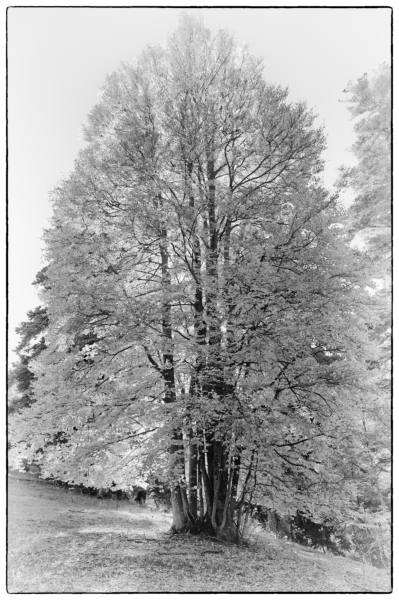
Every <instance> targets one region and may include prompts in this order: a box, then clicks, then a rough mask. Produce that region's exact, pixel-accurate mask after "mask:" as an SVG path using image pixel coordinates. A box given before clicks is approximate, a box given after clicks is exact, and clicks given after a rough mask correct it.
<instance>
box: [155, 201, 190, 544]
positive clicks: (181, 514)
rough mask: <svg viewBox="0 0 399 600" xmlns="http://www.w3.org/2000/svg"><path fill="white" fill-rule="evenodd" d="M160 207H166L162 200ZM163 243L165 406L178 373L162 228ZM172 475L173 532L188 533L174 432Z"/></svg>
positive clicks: (178, 446) (177, 437)
mask: <svg viewBox="0 0 399 600" xmlns="http://www.w3.org/2000/svg"><path fill="white" fill-rule="evenodd" d="M159 202H160V204H161V203H162V199H161V197H159ZM160 233H161V243H160V245H159V247H160V252H161V273H162V290H163V303H162V334H163V338H164V340H163V341H164V344H163V345H164V351H163V356H162V363H163V364H162V376H163V380H164V385H165V393H164V402H165V403H166V404H169V403H172V402H175V401H176V389H175V371H174V357H173V339H172V315H171V307H170V296H169V290H170V285H171V277H170V272H169V266H168V253H167V230H166V228H165V227H163V226H161V231H160ZM169 456H170V465H169V468H170V472H171V475H172V480H173V481H174V482H175V483H174V484H173V485H172V489H171V501H172V513H173V523H172V531H175V532H179V531H185V530H186V529H187V528H188V527H189V523H190V520H189V517H188V515H187V511H186V510H185V506H184V494H185V493H186V492H185V490H183V491H182V490H181V485H180V484H179V483H176V480H179V479H182V478H184V450H183V436H182V434H181V432H180V431H179V429H176V430H175V431H174V432H173V440H172V443H171V445H170V447H169Z"/></svg>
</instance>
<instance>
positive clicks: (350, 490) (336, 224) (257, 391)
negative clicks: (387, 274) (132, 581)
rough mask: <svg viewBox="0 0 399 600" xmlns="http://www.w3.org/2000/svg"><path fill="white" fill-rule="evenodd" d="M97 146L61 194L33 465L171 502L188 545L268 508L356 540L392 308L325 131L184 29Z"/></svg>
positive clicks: (233, 535)
mask: <svg viewBox="0 0 399 600" xmlns="http://www.w3.org/2000/svg"><path fill="white" fill-rule="evenodd" d="M85 139H86V141H87V144H86V147H85V148H84V150H82V151H81V152H80V154H79V157H78V159H77V161H76V164H75V169H74V171H73V173H72V174H71V175H70V177H68V178H67V179H65V180H64V181H63V182H62V183H61V184H60V185H59V187H58V188H57V189H56V190H55V191H54V193H53V195H52V200H53V206H54V216H53V226H52V228H51V229H49V230H48V231H47V232H46V233H45V239H46V243H47V260H48V264H49V266H48V269H47V272H46V277H47V284H46V289H45V290H44V292H43V300H44V301H45V303H46V305H47V310H48V315H49V329H48V334H47V336H46V343H47V344H48V348H46V349H45V350H44V351H43V352H41V353H40V356H38V358H37V360H36V361H35V366H34V372H35V378H36V380H35V383H34V387H35V397H36V402H35V404H34V405H32V406H31V407H30V408H29V409H27V410H25V411H24V414H23V416H20V417H16V418H15V419H14V420H13V422H12V428H13V431H14V432H15V434H14V435H15V439H18V440H20V442H19V444H17V445H16V447H15V449H14V456H15V457H16V458H15V460H18V457H19V458H20V459H22V458H35V459H36V460H40V461H41V463H42V468H43V474H44V475H47V476H52V477H56V478H59V479H63V480H65V481H74V482H76V483H82V484H84V485H87V486H96V487H100V486H111V485H112V486H113V488H114V489H118V488H122V487H126V486H128V485H131V484H133V483H134V482H137V480H139V479H146V480H150V479H151V478H152V479H155V478H158V479H159V480H162V481H165V482H167V483H168V485H169V486H170V487H171V489H172V507H173V515H174V525H173V527H174V529H175V530H177V531H180V530H188V529H189V530H198V529H199V528H203V527H207V528H210V529H211V530H212V531H213V532H214V534H216V535H217V536H219V537H222V538H226V539H237V538H238V537H239V536H240V535H241V534H242V531H243V529H244V528H245V523H246V518H247V515H248V512H247V513H246V516H244V514H245V506H246V504H245V502H250V503H251V502H254V501H255V500H256V501H257V502H262V503H263V504H264V505H265V506H268V507H270V508H272V509H273V510H274V511H277V512H279V513H281V514H287V513H288V514H297V512H298V511H301V514H303V515H312V516H313V518H314V519H315V520H323V519H325V518H326V517H327V516H328V517H329V518H333V517H334V516H336V515H340V517H341V518H342V516H344V517H345V518H347V519H356V515H357V512H358V511H359V504H358V502H357V497H358V494H359V489H362V488H363V487H364V486H367V485H370V478H369V472H370V469H371V468H372V467H373V464H374V462H373V461H374V454H373V448H372V447H370V445H369V433H368V432H367V431H366V430H365V428H364V426H363V424H364V415H365V414H369V413H370V411H372V410H373V409H374V399H375V395H373V382H372V381H371V380H370V377H369V365H370V361H377V360H378V356H377V354H378V349H377V350H376V349H375V345H373V344H372V343H371V341H370V335H369V331H370V328H369V323H370V322H372V320H373V314H374V313H373V310H374V308H373V304H374V300H373V298H372V297H370V295H369V294H368V293H367V291H366V290H365V286H366V283H367V280H366V276H367V273H366V271H365V260H364V257H363V255H362V254H361V253H360V252H359V251H358V250H355V249H351V248H350V246H349V239H348V237H347V236H346V234H345V230H343V229H342V228H341V226H340V222H341V220H342V219H343V211H342V209H341V208H340V206H339V203H338V200H337V198H336V196H334V195H331V194H330V193H329V192H328V191H327V190H325V189H324V188H323V186H322V183H321V181H320V178H319V175H320V173H321V171H322V168H323V164H322V161H321V158H320V156H321V153H322V151H323V149H324V148H325V139H324V135H323V132H322V130H320V129H317V128H315V127H314V115H313V114H312V113H311V112H310V111H309V110H308V109H307V108H306V106H305V104H304V103H296V104H290V103H289V102H288V101H287V90H284V89H282V88H280V87H278V86H274V85H270V84H268V83H266V82H265V81H264V79H263V67H262V64H261V62H260V61H258V60H256V59H254V58H253V57H252V56H251V55H250V54H249V52H248V50H247V49H246V48H245V47H241V46H239V45H238V44H237V43H236V42H235V41H234V39H233V38H231V37H230V36H229V35H228V34H227V33H226V32H219V33H218V34H217V35H216V36H215V37H214V38H212V37H211V35H210V33H209V31H208V30H206V29H205V28H204V27H203V26H202V24H201V23H200V22H199V21H197V20H193V19H191V18H183V21H182V23H181V26H180V28H179V30H178V31H177V32H176V34H174V35H173V36H172V37H171V38H170V39H169V41H168V43H167V44H166V45H165V46H164V47H162V48H160V47H159V48H158V47H157V48H148V49H147V50H145V51H144V52H143V54H142V56H141V57H140V58H139V59H138V60H137V61H136V62H134V63H132V64H123V65H121V67H120V68H119V70H118V71H117V72H116V73H114V74H112V75H111V76H110V77H108V79H107V81H106V83H105V85H104V87H103V90H102V96H101V99H100V101H99V103H98V104H97V105H96V106H95V107H94V109H93V110H92V112H91V113H90V114H89V116H88V118H87V122H86V124H85ZM21 438H22V439H21ZM55 440H57V442H56V441H55ZM60 441H62V443H59V442H60Z"/></svg>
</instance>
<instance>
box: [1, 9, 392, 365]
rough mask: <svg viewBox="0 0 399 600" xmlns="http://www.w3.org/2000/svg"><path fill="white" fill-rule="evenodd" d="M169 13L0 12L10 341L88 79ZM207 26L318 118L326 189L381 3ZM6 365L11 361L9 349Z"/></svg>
mask: <svg viewBox="0 0 399 600" xmlns="http://www.w3.org/2000/svg"><path fill="white" fill-rule="evenodd" d="M179 12H180V10H179V9H172V8H169V9H159V8H154V9H151V8H145V9H141V8H130V9H129V8H121V9H118V8H115V7H114V8H104V9H101V8H91V9H90V8H63V7H60V8H33V7H31V8H11V9H9V10H8V152H9V180H8V185H9V187H8V208H9V307H10V309H9V341H10V348H15V346H16V344H17V343H18V336H17V335H16V334H15V332H14V330H15V327H16V326H17V325H18V324H19V323H20V322H21V321H23V320H25V318H26V313H27V311H28V310H30V309H33V308H35V307H36V306H37V305H38V304H39V301H38V299H37V297H36V295H35V290H34V288H33V286H32V285H31V283H32V281H33V280H34V278H35V275H36V273H37V271H38V270H39V269H40V268H42V267H43V266H44V262H43V261H42V256H41V255H42V242H41V240H40V238H41V234H42V230H43V228H45V227H46V226H47V225H48V224H47V218H48V217H49V216H50V214H51V207H50V204H49V201H48V192H49V191H50V190H51V189H52V188H53V187H54V186H55V185H56V183H57V181H59V179H60V178H62V177H63V176H65V175H67V174H68V173H69V172H70V171H71V170H72V169H73V163H74V159H75V158H76V155H77V152H78V149H79V148H81V147H82V145H83V142H82V140H81V126H82V124H83V121H84V119H85V116H86V115H87V113H88V112H89V110H90V109H91V107H92V106H93V105H94V104H95V103H96V100H97V94H98V89H99V86H100V85H101V84H102V83H103V81H104V79H105V77H106V75H107V74H108V73H111V72H112V71H114V70H115V69H116V67H117V66H118V64H119V63H120V62H121V61H125V60H129V59H131V58H132V57H134V56H137V55H138V54H139V53H140V51H141V50H142V49H143V48H144V47H145V46H146V45H147V44H152V43H157V42H159V41H161V40H162V39H165V37H166V36H167V35H168V33H170V32H172V31H173V30H174V29H176V27H177V22H178V15H179ZM188 12H201V14H202V16H203V18H204V21H205V25H207V26H208V27H209V28H210V29H211V30H212V31H216V30H217V29H220V28H225V29H228V30H229V31H230V32H232V33H234V34H235V36H236V37H237V38H238V39H239V40H241V41H244V42H247V43H248V44H249V46H250V49H251V51H252V53H253V54H254V55H256V56H262V57H264V60H265V63H266V69H265V78H266V79H267V80H268V81H271V82H275V83H278V84H281V85H283V86H288V87H289V89H290V96H289V97H290V99H291V100H293V101H295V100H298V99H299V100H306V102H307V103H308V106H309V107H311V108H314V109H315V111H316V112H317V113H318V114H319V123H320V124H324V125H325V131H326V134H327V143H328V150H327V151H326V153H325V156H324V158H325V160H326V175H325V181H326V185H327V186H328V187H332V186H333V184H334V181H335V180H336V176H337V168H338V167H339V165H341V164H354V159H353V157H352V156H351V154H350V153H349V152H348V151H347V150H348V148H349V147H350V145H351V144H352V143H353V141H354V136H353V132H352V127H353V123H351V121H350V115H349V112H348V111H347V109H346V107H345V104H342V103H340V102H339V100H342V99H343V98H344V94H343V90H344V88H345V87H346V86H347V84H348V82H349V81H350V80H353V81H356V79H358V78H359V77H361V76H362V75H363V74H364V73H366V72H367V73H372V71H373V70H374V69H375V68H377V67H378V65H379V64H381V63H382V62H384V61H385V62H388V63H390V45H391V37H390V19H391V11H390V9H384V8H367V9H365V8H352V9H349V8H347V9H332V8H330V9H326V8H323V9H316V8H314V9H305V8H303V9H300V8H299V9H272V8H270V9H253V10H249V9H239V8H228V9H189V11H188ZM10 358H11V361H13V360H14V359H15V357H14V355H13V354H11V356H10Z"/></svg>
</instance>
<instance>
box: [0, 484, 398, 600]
mask: <svg viewBox="0 0 399 600" xmlns="http://www.w3.org/2000/svg"><path fill="white" fill-rule="evenodd" d="M8 510H9V513H8V591H9V592H11V593H15V592H25V593H35V592H64V593H66V592H92V593H93V592H229V591H231V592H238V591H240V592H306V591H308V592H389V591H390V576H389V574H388V573H386V572H384V571H381V570H378V569H375V568H372V567H366V569H363V568H362V565H361V564H360V563H357V562H354V561H351V560H348V559H344V558H339V557H335V556H332V555H325V554H322V553H319V552H315V551H311V550H307V549H305V548H302V547H300V546H297V545H295V544H287V543H285V542H283V541H280V540H276V539H275V538H273V537H272V536H268V535H266V534H258V536H257V540H256V543H254V544H253V545H252V546H251V547H250V548H236V547H234V546H229V545H226V544H221V543H219V542H217V541H216V540H209V539H200V538H198V537H190V536H185V535H182V536H169V535H168V533H167V532H168V530H169V528H170V524H171V517H170V515H168V514H165V513H163V512H158V511H156V510H151V509H150V508H143V507H140V506H134V505H131V504H129V503H128V502H125V501H121V502H118V501H115V500H97V499H96V498H91V497H88V496H81V495H78V494H76V493H74V492H69V491H68V490H65V489H63V488H58V487H55V486H52V485H49V484H46V483H44V482H41V481H35V480H20V479H16V478H11V477H10V478H9V487H8Z"/></svg>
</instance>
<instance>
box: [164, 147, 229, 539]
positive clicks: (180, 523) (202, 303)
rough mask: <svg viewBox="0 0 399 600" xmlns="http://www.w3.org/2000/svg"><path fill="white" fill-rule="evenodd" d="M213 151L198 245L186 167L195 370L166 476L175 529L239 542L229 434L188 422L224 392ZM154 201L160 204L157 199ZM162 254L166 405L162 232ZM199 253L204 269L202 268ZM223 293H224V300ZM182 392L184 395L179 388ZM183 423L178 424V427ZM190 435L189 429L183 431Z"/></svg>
mask: <svg viewBox="0 0 399 600" xmlns="http://www.w3.org/2000/svg"><path fill="white" fill-rule="evenodd" d="M215 171H216V170H215V163H214V159H213V155H212V152H210V153H209V154H208V156H207V162H206V182H205V190H204V192H205V193H204V195H205V203H204V204H205V206H206V215H205V216H204V215H203V218H204V224H205V226H204V230H205V232H207V239H205V240H202V245H201V238H200V235H199V234H198V231H197V227H198V224H197V218H198V217H197V216H196V213H195V210H196V209H197V211H198V207H196V206H195V196H194V192H193V189H194V184H193V173H194V165H193V163H191V162H188V163H187V179H186V181H185V186H186V189H187V190H188V204H189V208H190V213H189V214H190V218H191V222H190V227H189V230H190V236H189V241H188V243H189V244H190V247H189V250H187V251H188V252H189V260H191V264H192V269H191V274H192V277H193V282H194V298H193V309H194V339H195V344H196V347H197V357H196V362H195V364H194V365H193V368H192V376H191V383H190V389H189V394H188V402H187V405H186V413H185V416H184V418H185V423H186V425H187V423H188V424H189V425H188V435H187V438H188V439H183V435H182V427H181V428H177V429H176V430H175V431H174V432H173V434H172V443H171V445H170V448H169V456H170V470H171V475H172V478H173V481H174V484H173V489H172V509H173V525H172V529H173V530H174V531H176V532H178V531H198V530H201V529H206V530H208V531H211V532H212V533H213V535H215V536H217V537H219V538H222V539H226V540H230V541H237V539H238V535H239V534H238V529H239V528H238V527H237V523H236V522H235V521H234V517H235V508H236V499H237V489H238V480H239V469H240V455H239V451H238V449H237V448H235V447H234V444H233V439H232V435H231V432H230V434H229V435H225V436H223V435H222V436H220V435H219V436H217V439H216V436H215V431H216V429H217V426H218V422H217V421H215V422H213V423H207V425H206V431H205V430H204V427H205V426H204V425H202V426H200V425H199V424H198V423H195V422H193V419H192V415H191V414H190V407H191V406H192V405H194V404H195V399H196V398H198V397H199V396H201V397H202V398H204V399H207V398H209V400H212V399H214V398H215V396H216V397H217V398H218V399H219V400H220V401H222V399H223V398H224V396H225V395H226V393H227V392H228V391H229V390H228V388H227V385H226V383H225V371H224V365H223V361H222V354H221V350H222V330H221V322H220V317H219V314H218V310H219V307H218V303H219V301H220V297H219V295H220V292H221V290H220V287H221V286H220V283H221V282H220V281H219V272H220V264H219V236H220V232H219V231H218V215H217V206H216V183H215V178H216V172H215ZM159 202H160V203H162V200H161V198H160V199H159ZM230 226H231V223H230V221H229V220H227V226H225V228H224V234H225V244H224V253H223V265H224V266H227V265H228V263H229V253H230V231H231V229H230ZM160 238H161V241H160V256H161V271H162V285H163V305H162V311H163V312H162V333H163V340H164V342H163V344H164V352H163V371H162V375H163V380H164V390H165V391H164V400H165V402H166V403H171V402H174V401H175V400H176V390H175V374H174V356H173V336H172V312H171V306H170V300H169V298H170V295H169V290H170V285H171V275H170V270H169V265H168V236H167V230H166V228H165V227H164V226H161V229H160ZM202 253H204V262H205V270H203V268H202V262H203V260H202ZM223 293H224V292H223V290H222V294H223ZM183 393H184V390H183ZM182 425H183V424H182ZM186 431H187V428H186Z"/></svg>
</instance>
